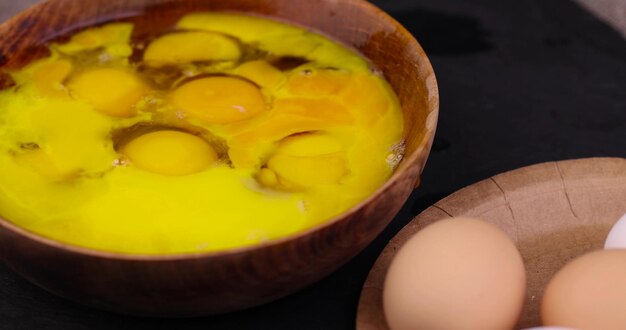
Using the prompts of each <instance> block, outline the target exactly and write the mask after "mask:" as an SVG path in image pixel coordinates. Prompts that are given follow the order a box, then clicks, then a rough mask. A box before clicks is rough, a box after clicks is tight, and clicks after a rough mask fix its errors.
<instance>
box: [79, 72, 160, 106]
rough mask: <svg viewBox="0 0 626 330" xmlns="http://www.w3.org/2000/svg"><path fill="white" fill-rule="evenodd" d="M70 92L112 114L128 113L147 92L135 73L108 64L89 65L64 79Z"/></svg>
mask: <svg viewBox="0 0 626 330" xmlns="http://www.w3.org/2000/svg"><path fill="white" fill-rule="evenodd" d="M68 86H69V88H70V91H71V93H72V95H74V96H75V97H76V98H78V99H79V100H83V101H85V102H87V103H89V104H90V105H92V106H93V107H94V109H95V110H96V111H99V112H101V113H103V114H106V115H109V116H112V117H130V116H133V115H134V114H135V112H136V111H135V104H137V102H139V100H141V99H142V98H143V97H144V96H145V95H146V94H147V92H148V89H147V87H146V86H145V84H144V83H143V82H142V81H141V80H139V79H138V78H137V77H136V76H135V75H133V74H132V73H129V72H127V71H124V70H119V69H112V68H100V69H93V70H89V71H86V72H83V73H81V74H79V75H78V76H76V77H74V78H72V79H71V80H70V82H69V83H68Z"/></svg>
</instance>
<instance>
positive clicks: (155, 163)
mask: <svg viewBox="0 0 626 330" xmlns="http://www.w3.org/2000/svg"><path fill="white" fill-rule="evenodd" d="M122 152H123V154H124V155H126V156H127V157H128V158H129V159H130V161H131V163H132V165H134V166H137V167H138V168H140V169H143V170H146V171H150V172H153V173H157V174H163V175H189V174H194V173H198V172H200V171H203V170H205V169H207V168H208V167H209V166H211V165H212V164H214V163H215V162H216V161H217V159H218V156H217V153H216V152H215V150H214V149H213V148H212V147H211V145H210V144H209V143H208V142H206V141H205V140H203V139H202V138H200V137H197V136H195V135H191V134H188V133H183V132H178V131H157V132H152V133H148V134H144V135H142V136H140V137H138V138H136V139H134V140H132V141H130V142H129V143H128V144H127V145H125V146H124V147H123V150H122Z"/></svg>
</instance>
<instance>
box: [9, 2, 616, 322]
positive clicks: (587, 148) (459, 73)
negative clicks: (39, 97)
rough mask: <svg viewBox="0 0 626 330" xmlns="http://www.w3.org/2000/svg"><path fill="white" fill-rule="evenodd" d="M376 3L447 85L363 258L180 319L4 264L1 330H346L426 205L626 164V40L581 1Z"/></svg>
mask: <svg viewBox="0 0 626 330" xmlns="http://www.w3.org/2000/svg"><path fill="white" fill-rule="evenodd" d="M15 1H17V0H15ZM374 2H375V3H376V4H378V5H379V6H381V7H382V8H383V9H385V10H386V11H387V12H389V13H390V14H391V15H392V16H394V17H395V18H397V19H398V20H399V21H400V22H401V23H403V24H404V25H405V26H406V27H407V28H408V29H409V30H410V31H411V32H413V34H414V35H415V36H416V37H417V39H418V40H419V41H420V42H421V43H422V45H423V47H424V48H425V50H426V52H427V53H428V54H429V56H430V58H431V60H432V62H433V65H434V68H435V72H436V73H437V76H438V79H439V84H440V92H441V118H440V122H439V130H438V133H437V139H436V141H435V146H434V150H433V152H432V154H431V157H430V160H429V163H428V165H427V167H426V171H425V173H424V177H423V182H422V186H421V187H420V188H419V189H417V190H416V191H415V192H414V193H413V194H412V196H411V198H410V199H409V201H408V202H407V203H406V205H405V207H404V208H403V209H402V211H401V212H400V213H399V214H398V216H397V217H396V218H395V220H394V221H393V223H392V224H391V225H390V226H389V227H388V228H387V229H386V230H385V231H384V232H383V233H382V234H381V235H380V237H378V239H377V240H376V241H375V242H374V243H373V244H371V245H370V246H369V247H368V248H367V249H366V250H365V251H363V253H361V254H360V255H359V256H357V257H356V258H354V259H353V260H352V261H351V262H349V263H348V264H347V265H345V266H344V267H343V268H341V269H340V270H339V271H337V272H336V273H334V274H333V275H331V276H329V277H328V278H326V279H324V280H322V281H321V282H319V283H317V284H315V285H313V286H311V287H309V288H307V289H305V290H303V291H301V292H299V293H296V294H294V295H292V296H290V297H287V298H285V299H282V300H280V301H277V302H274V303H271V304H268V305H266V306H262V307H258V308H254V309H251V310H247V311H242V312H238V313H233V314H228V315H221V316H216V317H208V318H200V319H185V320H159V319H145V318H134V317H128V316H121V315H116V314H110V313H106V312H101V311H97V310H93V309H89V308H86V307H82V306H80V305H76V304H74V303H71V302H68V301H65V300H63V299H60V298H57V297H55V296H53V295H51V294H48V293H47V292H45V291H43V290H41V289H39V288H37V287H35V286H33V285H31V284H30V283H28V282H26V281H25V280H22V279H21V278H20V277H18V276H17V275H15V274H14V273H13V272H12V271H10V270H9V269H8V268H7V267H5V266H4V265H2V264H0V329H28V330H30V329H65V330H72V329H351V328H354V322H355V316H356V308H357V304H358V299H359V293H360V291H361V286H362V284H363V282H364V280H365V278H366V276H367V274H368V271H369V269H370V267H371V266H372V264H373V263H374V261H375V260H376V258H377V256H378V254H379V253H380V252H381V251H382V249H383V248H384V246H385V245H386V243H387V242H388V241H389V240H390V239H391V238H392V237H393V235H394V234H395V233H397V232H398V231H399V230H400V229H401V228H402V227H403V226H404V225H405V224H406V223H408V222H409V221H410V220H411V219H412V218H413V217H414V216H416V215H417V214H419V213H420V212H421V211H423V210H424V209H426V208H427V207H428V206H429V205H431V204H433V203H434V202H436V201H437V200H439V199H441V198H443V197H445V196H447V195H449V194H450V193H452V192H454V191H456V190H458V189H460V188H462V187H464V186H467V185H470V184H472V183H474V182H476V181H479V180H482V179H485V178H487V177H490V176H492V175H495V174H498V173H501V172H503V171H508V170H512V169H516V168H518V167H521V166H526V165H530V164H534V163H540V162H546V161H553V160H564V159H573V158H584V157H595V156H602V157H604V156H617V157H626V42H625V41H624V39H623V38H622V37H621V36H620V34H619V33H618V32H617V31H615V30H613V29H612V28H610V27H609V26H607V25H605V24H604V23H603V22H602V21H600V20H599V19H597V18H595V17H594V16H592V15H591V14H590V13H588V12H587V11H585V10H583V9H582V8H581V7H579V6H578V5H576V4H575V3H574V2H572V1H570V0H550V1H546V0H472V1H468V0H438V1H432V0H409V1H402V0H379V1H374Z"/></svg>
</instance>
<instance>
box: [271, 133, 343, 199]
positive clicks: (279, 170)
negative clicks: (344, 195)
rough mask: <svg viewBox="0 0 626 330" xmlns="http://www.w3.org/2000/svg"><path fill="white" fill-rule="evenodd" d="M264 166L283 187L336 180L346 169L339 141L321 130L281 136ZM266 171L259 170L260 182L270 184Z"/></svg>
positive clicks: (299, 186)
mask: <svg viewBox="0 0 626 330" xmlns="http://www.w3.org/2000/svg"><path fill="white" fill-rule="evenodd" d="M267 170H269V171H272V172H274V173H275V175H276V177H277V181H278V182H280V184H282V185H283V186H284V188H287V189H306V188H310V187H313V186H316V185H326V184H337V183H339V182H340V181H341V179H342V178H343V177H344V176H345V175H347V174H348V173H349V167H348V163H347V161H346V157H345V152H344V150H343V147H342V146H341V144H340V143H339V142H338V141H337V140H335V139H333V138H332V137H329V136H326V135H323V134H319V133H318V134H304V135H299V136H294V137H290V138H287V139H285V140H284V141H283V142H282V143H281V144H280V146H279V147H278V150H277V152H276V154H275V155H273V156H272V157H271V158H270V159H269V161H268V163H267ZM268 175H269V173H261V176H260V177H259V179H260V181H261V183H263V184H268V183H269V184H270V186H272V185H271V182H272V181H271V180H268V179H269V178H271V177H269V176H268Z"/></svg>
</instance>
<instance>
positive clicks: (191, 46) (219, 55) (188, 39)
mask: <svg viewBox="0 0 626 330" xmlns="http://www.w3.org/2000/svg"><path fill="white" fill-rule="evenodd" d="M240 56H241V50H240V49H239V46H238V45H237V43H236V42H235V41H234V40H232V39H230V38H228V37H226V36H224V35H221V34H216V33H208V32H198V31H195V32H177V33H171V34H168V35H165V36H163V37H160V38H158V39H156V40H155V41H153V42H152V43H151V44H150V45H149V46H148V49H146V52H145V54H144V61H145V62H146V63H147V64H148V65H152V66H163V65H168V64H180V63H190V62H203V61H234V60H238V59H239V57H240Z"/></svg>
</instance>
